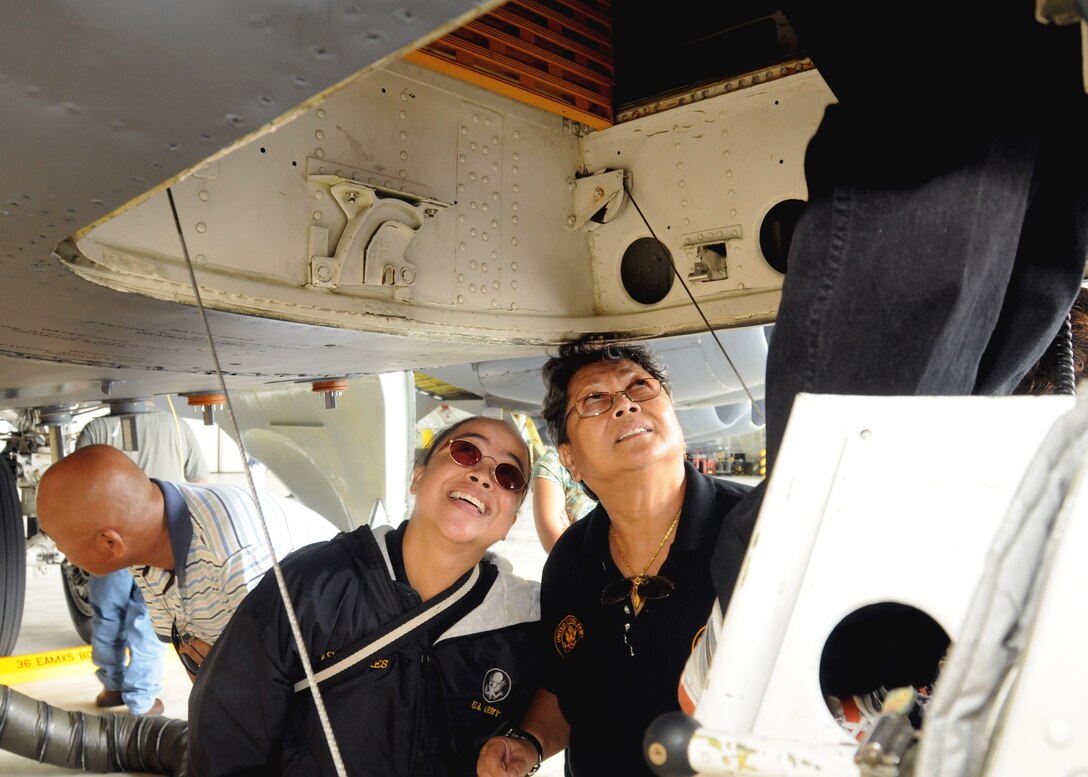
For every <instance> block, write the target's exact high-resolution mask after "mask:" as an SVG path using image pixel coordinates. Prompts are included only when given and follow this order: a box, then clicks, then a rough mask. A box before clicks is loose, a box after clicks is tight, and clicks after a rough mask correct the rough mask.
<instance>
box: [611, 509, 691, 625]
mask: <svg viewBox="0 0 1088 777" xmlns="http://www.w3.org/2000/svg"><path fill="white" fill-rule="evenodd" d="M683 510H684V505H683V504H681V505H680V509H679V510H677V511H676V517H675V518H673V519H672V523H671V524H670V525H669V528H668V531H666V532H665V536H664V537H662V538H661V542H659V543H657V550H655V551H654V554H653V555H652V556H650V560H649V561H647V562H646V566H644V567H643V568H642V571H641V572H639V573H638V574H637V575H636V574H635V568H634V567H632V566H631V562H630V561H628V560H627V556H625V555H623V549H622V548H620V543H619V540H617V539H616V527H615V525H614V524H613V525H610V526H609V527H608V534H609V536H610V537H611V538H612V544H613V545H615V546H616V552H617V553H619V554H620V558H621V559H623V563H624V566H626V567H627V571H629V572H630V573H631V578H630V580H631V581H632V582H633V583H634V585H633V586H631V604H633V605H635V610H638V608H639V607H641V606H642V597H641V596H639V595H638V587H639V585H641V584H642V581H644V580H645V579H646V577H647V575H646V573H647V572H648V571H649V570H650V567H652V566H653V565H654V562H655V561H656V560H657V555H658V554H659V553H660V552H661V549H662V548H663V547H665V543H666V542H668V539H669V537H670V536H672V531H673V529H675V528H676V524H677V523H679V522H680V513H681V512H683Z"/></svg>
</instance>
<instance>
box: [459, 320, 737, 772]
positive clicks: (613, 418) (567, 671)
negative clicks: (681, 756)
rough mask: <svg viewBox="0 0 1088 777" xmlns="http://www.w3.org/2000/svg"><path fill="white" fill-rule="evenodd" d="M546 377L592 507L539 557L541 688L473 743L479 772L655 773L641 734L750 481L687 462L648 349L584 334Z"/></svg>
mask: <svg viewBox="0 0 1088 777" xmlns="http://www.w3.org/2000/svg"><path fill="white" fill-rule="evenodd" d="M543 375H544V383H545V387H546V395H545V398H544V406H543V409H542V415H543V416H544V418H545V420H546V422H547V425H548V431H549V433H550V434H551V436H552V439H553V441H554V442H555V443H556V445H557V447H558V450H559V456H560V459H561V460H562V462H563V464H564V466H566V467H567V469H568V470H569V471H570V473H571V476H572V477H573V478H574V479H575V480H577V481H579V482H581V483H583V484H584V485H585V486H587V487H588V488H589V489H590V490H591V491H593V493H594V494H595V495H596V496H597V498H598V499H599V505H598V507H597V508H596V509H595V510H593V512H591V513H589V515H587V516H586V517H585V518H583V519H582V520H581V521H578V522H577V523H575V524H573V525H572V526H571V527H570V528H569V529H567V530H566V531H565V532H564V533H563V535H562V536H561V537H560V538H559V540H558V541H557V542H556V544H555V547H554V548H553V549H552V552H551V554H550V555H549V557H548V560H547V562H546V564H545V566H544V572H543V577H542V587H541V627H542V628H541V630H540V635H541V636H540V638H539V639H538V643H537V653H538V657H539V661H540V674H541V687H540V689H539V690H538V691H537V694H536V696H535V698H534V699H533V703H532V706H531V707H530V709H529V711H528V712H527V713H526V715H525V717H524V718H523V719H522V722H521V724H520V729H518V730H517V731H515V732H514V735H513V736H509V735H508V736H499V737H495V738H493V739H491V740H490V741H489V742H488V743H487V744H486V745H484V748H483V749H482V750H481V753H480V762H479V764H478V773H479V774H480V775H481V776H482V777H521V776H522V775H525V774H532V773H533V772H534V771H535V770H536V766H537V764H538V763H539V761H540V759H541V758H543V757H547V756H549V755H552V754H554V753H558V752H560V751H561V750H563V749H566V751H567V774H568V775H574V777H592V776H593V775H601V774H622V775H625V777H629V776H630V775H652V774H653V772H651V771H650V769H649V767H648V766H647V764H646V761H645V759H644V757H643V749H642V737H643V734H644V732H645V731H646V728H647V726H649V724H650V723H651V722H652V721H653V720H654V719H655V718H656V717H657V716H658V715H660V714H662V713H664V712H669V711H674V710H677V709H679V704H678V699H677V686H678V682H679V679H680V675H681V673H682V671H683V668H684V663H685V661H686V659H687V657H688V655H689V654H690V652H691V650H692V647H693V645H694V643H695V641H696V639H697V638H698V636H699V633H700V631H701V629H702V628H703V626H704V625H705V623H706V620H707V615H708V614H709V612H710V610H711V606H712V605H713V602H714V599H715V593H714V586H713V584H712V581H711V576H710V555H711V552H712V551H713V549H714V546H715V542H716V541H717V538H718V535H719V531H721V532H730V533H731V535H732V539H731V543H730V544H731V545H732V546H733V547H734V550H735V554H736V555H737V557H738V559H739V558H742V557H743V554H744V552H745V549H746V548H747V544H748V539H749V536H750V534H751V529H752V527H751V526H750V525H746V526H735V525H732V524H731V523H730V522H729V520H728V518H727V514H728V513H729V511H730V509H731V508H732V507H733V506H734V505H735V504H737V503H738V502H739V501H740V499H741V497H743V496H744V494H745V493H746V492H747V488H746V487H743V486H739V485H737V484H735V483H732V482H729V481H726V480H720V479H717V478H712V477H708V476H706V475H703V474H700V473H699V472H698V471H697V470H696V469H695V468H694V467H693V466H692V465H691V464H689V463H685V461H684V438H683V434H682V432H681V429H680V424H679V421H678V420H677V418H676V412H675V411H674V409H673V405H672V399H671V397H670V392H669V383H668V380H667V378H666V375H665V371H664V369H663V368H662V366H661V364H660V362H659V361H658V359H657V357H656V356H655V355H654V354H653V353H652V352H650V351H649V350H647V349H645V348H643V347H641V346H636V345H607V344H603V343H600V342H595V341H593V340H592V339H586V340H582V341H579V342H576V343H571V344H568V345H565V346H563V347H561V348H560V349H559V355H558V356H557V357H555V358H553V359H551V360H549V361H548V362H547V363H546V364H545V365H544V369H543Z"/></svg>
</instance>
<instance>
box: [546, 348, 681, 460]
mask: <svg viewBox="0 0 1088 777" xmlns="http://www.w3.org/2000/svg"><path fill="white" fill-rule="evenodd" d="M614 337H615V336H609V335H589V336H586V337H582V338H579V339H578V340H575V341H574V342H570V343H565V344H564V345H561V346H560V347H559V354H558V355H557V356H553V357H552V358H550V359H548V361H547V362H545V364H544V367H543V368H542V369H541V373H542V376H543V378H544V404H543V405H542V406H541V408H540V414H541V415H542V416H543V417H544V422H545V423H546V424H547V425H548V434H549V435H551V438H552V442H553V443H554V444H555V445H557V446H558V445H561V444H563V443H565V442H567V441H568V438H567V402H568V401H570V396H569V395H568V394H567V390H568V389H569V387H570V381H571V378H573V377H574V375H575V373H577V372H578V370H580V369H582V368H583V367H585V366H586V365H589V364H599V363H601V362H621V361H629V362H634V363H635V364H637V365H638V366H639V367H641V368H642V369H644V370H646V372H648V373H649V374H650V375H651V376H653V377H654V378H656V379H657V380H658V381H660V382H661V387H662V388H664V389H665V391H666V392H667V393H669V394H671V393H672V391H671V389H670V386H669V378H668V374H667V373H666V371H665V366H664V365H663V364H662V363H661V359H660V358H659V357H658V356H657V354H655V353H654V352H653V351H651V350H650V349H649V348H647V347H645V346H643V345H633V344H627V343H622V342H616V341H615V339H614Z"/></svg>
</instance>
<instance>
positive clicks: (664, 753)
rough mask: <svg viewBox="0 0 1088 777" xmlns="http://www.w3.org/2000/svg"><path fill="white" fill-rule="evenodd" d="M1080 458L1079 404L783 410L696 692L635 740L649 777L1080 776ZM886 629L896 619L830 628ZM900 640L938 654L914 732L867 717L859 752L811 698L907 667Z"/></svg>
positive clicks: (1084, 647)
mask: <svg viewBox="0 0 1088 777" xmlns="http://www.w3.org/2000/svg"><path fill="white" fill-rule="evenodd" d="M1086 450H1088V401H1086V399H1085V398H1081V399H1080V400H1079V401H1077V402H1076V403H1075V402H1074V400H1073V398H1072V397H1056V396H1051V397H1001V398H994V397H902V398H900V397H895V398H892V397H853V396H830V395H822V396H817V395H806V394H802V395H799V396H798V398H797V401H796V403H795V405H794V408H793V413H792V415H791V417H790V421H789V426H788V428H787V430H786V434H785V437H784V439H783V444H782V449H781V453H780V455H779V458H778V462H777V463H776V465H775V467H776V468H775V470H774V474H773V477H772V479H771V481H770V482H769V483H768V487H767V491H766V494H765V496H764V500H763V504H762V508H761V512H760V517H759V520H758V522H757V524H756V527H755V531H754V533H753V537H752V541H751V544H750V547H749V550H748V555H747V557H746V559H745V562H744V567H743V569H742V571H741V575H740V578H739V580H738V582H737V586H736V590H735V592H734V595H733V598H732V600H731V602H730V605H729V608H728V611H727V612H726V615H725V620H724V626H723V628H722V630H721V633H720V634H719V635H718V644H717V647H716V651H715V655H714V661H713V664H712V665H711V669H710V673H709V675H708V680H707V686H706V688H705V690H704V691H703V694H702V696H701V697H700V701H699V704H698V706H697V708H696V710H695V714H694V718H688V717H686V716H683V715H680V714H670V715H667V716H662V718H660V719H659V720H658V721H656V722H655V724H654V725H653V726H652V727H651V729H650V730H649V731H648V732H647V735H646V752H647V759H648V761H649V762H650V764H651V766H652V768H653V769H654V770H655V772H656V773H657V774H659V775H662V776H663V777H665V776H666V775H669V776H671V775H691V774H706V775H711V774H714V775H744V774H753V775H756V774H758V775H760V776H761V777H795V776H799V775H823V776H824V777H836V776H838V775H842V776H843V777H847V776H849V777H856V776H857V775H864V776H865V777H869V776H879V777H884V776H885V775H887V776H888V777H892V776H893V775H903V776H904V777H905V776H906V775H910V774H914V775H919V776H923V775H924V777H1011V775H1024V774H1032V773H1034V774H1040V775H1042V774H1046V775H1059V776H1061V777H1074V776H1075V775H1085V774H1088V706H1086V705H1085V704H1084V703H1083V702H1082V701H1081V699H1080V697H1081V696H1083V694H1084V692H1085V691H1086V690H1088V661H1086V660H1085V658H1084V656H1085V655H1086V654H1088V619H1086V618H1085V617H1084V616H1083V613H1084V612H1085V611H1086V609H1085V599H1086V598H1088V561H1086V559H1088V494H1086V493H1085V492H1086V491H1088V488H1086V486H1085V484H1084V482H1083V481H1084V479H1085V470H1086V467H1085V463H1086V461H1088V455H1086ZM889 609H890V610H892V611H894V612H900V611H902V612H905V613H909V614H910V615H911V617H910V618H907V619H904V620H903V621H902V622H901V623H899V624H897V623H896V622H895V621H894V619H893V620H892V621H890V622H889V620H888V619H886V618H885V619H875V620H872V621H871V622H873V623H877V624H878V626H877V628H878V629H879V630H878V631H872V630H870V631H868V632H866V631H865V629H860V630H859V629H856V628H855V629H844V628H843V626H844V624H850V623H852V622H855V621H856V620H857V619H858V618H859V617H861V619H862V620H863V621H864V620H865V618H864V614H865V613H868V612H872V611H874V610H878V611H887V610H889ZM919 622H927V623H929V624H930V625H931V627H930V629H929V631H930V633H932V632H933V631H934V630H936V631H937V632H943V634H944V635H946V636H947V638H948V640H950V641H951V649H950V650H949V651H948V655H947V659H946V660H943V661H940V668H939V675H938V666H937V665H935V666H933V667H932V670H933V675H934V676H935V677H936V683H935V686H934V688H933V694H932V698H931V699H930V701H929V704H928V706H927V708H926V711H925V715H924V718H923V720H922V727H921V731H914V729H913V728H912V727H911V726H910V724H909V722H907V720H906V718H905V716H904V715H903V714H902V712H904V711H905V709H906V708H903V709H902V710H899V711H893V710H890V709H889V706H888V704H886V706H885V711H886V712H887V713H888V714H887V715H885V716H884V717H881V718H880V719H879V721H878V722H877V724H876V726H875V727H873V728H872V730H871V731H870V732H869V733H868V738H867V739H866V740H865V741H864V742H863V743H862V744H860V745H859V742H858V741H857V740H856V739H855V737H854V736H853V735H852V734H851V733H850V732H848V731H847V730H846V729H845V728H843V727H842V726H841V725H840V724H839V723H838V722H836V720H835V718H834V716H833V714H832V711H831V708H830V706H829V698H828V697H830V696H833V695H834V694H833V693H832V692H831V689H829V688H825V687H822V686H821V678H822V677H823V678H824V679H826V678H827V677H828V676H830V675H831V674H836V675H837V676H839V677H841V676H842V675H843V674H844V673H845V674H846V675H849V674H850V672H851V670H852V668H853V667H852V666H851V664H850V663H849V662H850V661H857V659H858V658H859V657H865V656H866V655H867V651H871V652H873V653H877V654H878V656H879V657H880V658H881V660H879V661H875V662H870V661H868V660H860V661H857V664H858V672H859V673H860V674H862V675H864V673H865V670H866V669H871V668H872V666H871V665H870V664H872V663H875V664H877V665H879V666H881V669H882V670H886V669H887V666H886V665H885V664H886V663H887V662H888V661H891V662H894V661H906V662H907V663H909V662H910V661H912V660H915V659H919V660H929V658H926V657H925V656H922V655H921V654H923V653H925V652H926V651H931V650H932V645H931V644H922V642H924V640H923V641H920V640H919V639H918V635H917V628H916V627H917V624H918V623H919ZM843 634H847V635H850V637H851V638H852V639H853V640H854V641H853V644H849V645H846V646H844V645H843V644H841V642H840V643H838V644H835V643H836V640H837V639H840V640H841V638H842V636H843ZM844 647H845V649H844ZM889 648H893V649H889ZM844 657H845V660H846V661H847V664H846V665H845V666H844V665H842V662H843V660H844ZM836 660H838V661H839V665H838V666H836V667H834V668H833V669H834V672H832V671H830V669H831V667H830V664H831V663H833V662H834V661H836ZM882 662H883V663H882ZM862 665H864V666H862ZM896 674H897V672H895V671H892V672H891V673H890V675H892V676H895V675H896ZM911 696H912V699H911V702H912V704H913V694H911ZM891 701H892V696H889V702H891Z"/></svg>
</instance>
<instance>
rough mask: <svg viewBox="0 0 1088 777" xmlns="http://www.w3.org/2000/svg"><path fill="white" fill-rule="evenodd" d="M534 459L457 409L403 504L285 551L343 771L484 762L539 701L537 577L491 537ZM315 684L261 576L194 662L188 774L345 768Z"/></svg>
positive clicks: (512, 512)
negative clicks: (489, 745) (516, 565)
mask: <svg viewBox="0 0 1088 777" xmlns="http://www.w3.org/2000/svg"><path fill="white" fill-rule="evenodd" d="M528 459H529V457H528V450H527V448H526V445H525V442H524V441H523V440H522V438H521V436H520V434H519V433H518V432H517V431H516V430H515V429H514V428H513V427H512V426H510V425H509V424H507V423H505V422H503V421H499V420H495V419H488V418H475V417H474V418H470V419H467V420H464V421H461V422H458V423H456V424H454V425H452V426H450V427H448V428H446V429H445V430H443V431H442V432H440V433H439V434H438V435H437V436H436V437H435V439H434V441H433V443H432V444H431V445H430V446H429V447H428V448H427V449H425V450H424V451H422V452H421V454H420V455H419V456H418V457H417V463H416V466H415V468H414V469H413V472H412V480H411V487H410V491H411V493H412V494H413V495H414V497H415V503H414V505H413V508H412V512H411V516H410V518H409V520H407V521H405V522H403V523H402V524H401V525H400V526H399V527H397V528H395V529H393V528H390V527H387V526H386V527H381V528H378V529H374V530H373V531H372V530H371V529H370V528H369V527H367V526H363V527H360V528H359V529H356V530H355V531H353V532H350V533H343V534H340V535H339V536H337V537H336V538H334V539H333V540H330V541H329V542H326V543H319V544H317V545H312V546H310V547H308V548H305V549H303V550H301V551H299V552H297V553H295V554H293V555H292V556H289V557H288V558H287V559H286V560H285V561H284V562H283V563H282V571H283V576H284V579H285V581H286V584H287V589H288V591H289V594H290V598H291V602H292V604H293V605H294V609H295V612H296V613H297V619H298V625H299V627H300V630H301V633H302V634H303V636H304V641H305V643H306V644H305V647H306V651H307V653H308V654H309V659H310V663H311V666H312V669H313V673H314V681H315V682H316V683H317V686H318V688H319V690H320V692H321V698H322V700H323V706H324V708H325V710H326V711H327V718H328V721H329V723H330V725H331V729H332V732H333V734H334V739H335V742H336V745H337V747H338V750H339V755H340V757H341V759H342V762H343V764H344V766H345V768H346V771H347V773H348V774H350V775H362V774H366V775H368V777H369V776H370V775H378V776H379V777H380V775H405V774H413V775H440V776H444V775H471V774H474V773H475V767H476V758H477V754H478V752H479V748H480V746H481V745H482V744H483V743H484V742H485V741H486V740H487V738H488V737H489V736H491V735H493V734H494V733H495V732H496V731H500V730H506V729H507V728H508V727H509V726H510V724H511V723H512V722H515V721H517V720H518V719H520V717H521V715H522V714H523V712H524V711H525V709H526V707H527V705H528V703H529V701H530V700H531V699H532V697H533V693H534V691H535V689H536V687H537V678H536V674H535V668H534V667H535V663H534V661H533V660H532V646H531V635H532V634H533V633H535V627H536V623H535V622H536V621H537V620H538V618H539V598H538V585H537V584H536V583H530V582H528V581H525V580H522V579H521V578H518V577H516V576H514V575H513V573H512V570H511V567H510V564H509V563H508V562H507V561H506V560H505V559H500V558H497V557H494V556H492V555H491V554H488V553H487V549H488V548H489V547H490V546H491V545H492V544H494V543H495V542H497V541H499V540H501V539H504V538H505V537H506V534H507V532H508V531H509V530H510V528H511V526H512V525H513V523H514V520H515V518H516V516H517V510H518V508H519V506H520V505H521V503H522V500H523V499H524V498H525V491H526V472H527V467H528ZM309 683H310V681H309V680H308V679H307V678H306V675H305V672H304V671H303V668H302V663H301V658H300V652H299V650H298V649H297V648H296V646H295V642H294V639H293V638H292V632H291V629H290V625H289V623H288V620H287V615H286V611H285V608H284V606H283V603H282V601H281V597H280V593H279V590H278V588H277V586H276V580H275V578H274V577H273V576H272V575H268V576H266V579H265V581H264V582H262V583H261V585H260V586H258V587H257V588H256V589H255V590H254V591H253V592H252V593H250V594H249V596H247V597H246V599H245V600H244V602H243V603H242V605H241V606H240V607H239V609H238V610H237V611H236V612H235V614H234V616H233V617H232V619H231V621H230V623H229V625H228V626H227V628H226V630H225V631H224V632H223V634H222V636H221V637H220V638H219V641H218V642H216V644H215V646H214V648H213V649H212V651H211V653H210V654H209V655H208V658H207V660H206V661H205V662H204V664H203V665H202V667H201V671H200V674H199V675H198V676H197V680H196V684H195V685H194V687H193V693H192V696H191V697H190V702H189V725H190V728H189V773H190V774H199V775H202V776H203V777H217V776H218V775H240V774H247V775H248V774H261V775H265V774H270V775H274V774H283V775H334V774H336V770H335V761H334V758H333V756H332V755H331V751H330V747H329V745H328V743H327V738H326V735H325V732H324V729H323V726H322V724H321V720H320V715H319V713H318V709H317V703H316V701H315V698H314V695H313V693H312V691H311V688H310V685H309Z"/></svg>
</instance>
